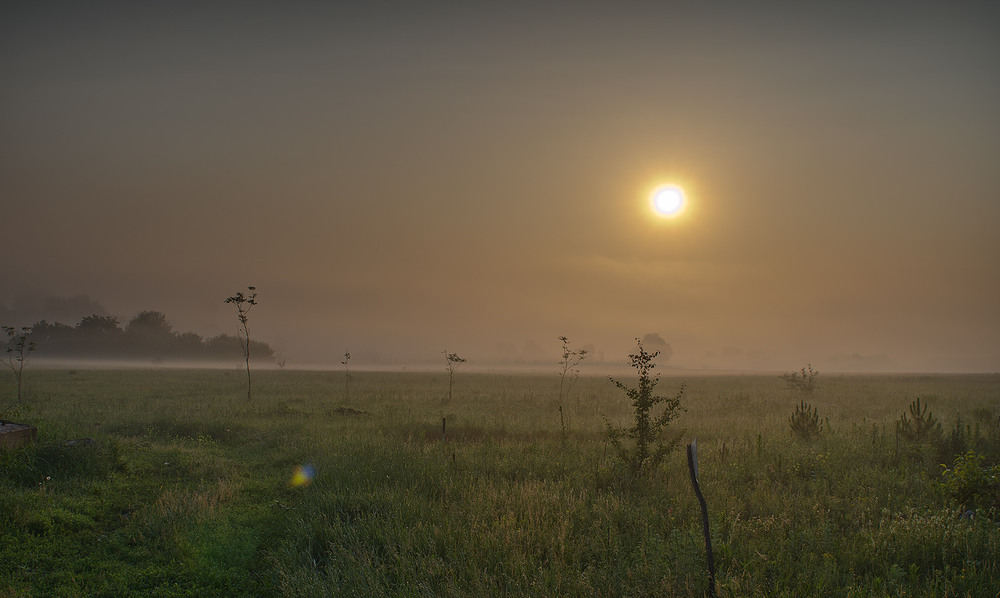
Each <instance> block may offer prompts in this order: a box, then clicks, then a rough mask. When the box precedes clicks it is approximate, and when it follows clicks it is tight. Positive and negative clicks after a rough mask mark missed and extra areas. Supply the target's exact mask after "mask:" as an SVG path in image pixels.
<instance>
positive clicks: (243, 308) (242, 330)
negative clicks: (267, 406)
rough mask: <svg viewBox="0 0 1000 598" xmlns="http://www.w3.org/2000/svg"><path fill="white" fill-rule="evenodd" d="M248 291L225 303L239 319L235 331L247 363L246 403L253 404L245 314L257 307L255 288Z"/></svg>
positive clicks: (248, 335)
mask: <svg viewBox="0 0 1000 598" xmlns="http://www.w3.org/2000/svg"><path fill="white" fill-rule="evenodd" d="M247 290H248V291H249V292H248V293H247V294H246V295H244V294H243V291H238V292H237V293H236V294H235V295H233V296H232V297H227V298H226V303H232V304H233V305H234V306H236V316H237V318H239V321H240V327H239V329H238V330H237V332H238V334H237V336H239V338H240V346H241V347H242V348H243V357H245V358H246V362H247V402H248V403H250V402H253V394H252V392H251V386H250V384H251V382H250V326H249V324H248V322H247V314H248V313H250V310H251V309H252V308H253V306H255V305H257V287H247Z"/></svg>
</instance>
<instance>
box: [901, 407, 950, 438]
mask: <svg viewBox="0 0 1000 598" xmlns="http://www.w3.org/2000/svg"><path fill="white" fill-rule="evenodd" d="M910 415H911V416H912V418H913V419H908V418H907V417H906V414H905V413H904V414H903V415H901V416H900V417H899V421H898V422H896V430H897V431H898V432H899V435H900V436H901V437H902V438H903V439H905V440H909V441H911V442H927V441H934V440H938V439H940V438H941V423H940V422H938V421H937V420H936V419H935V418H934V414H933V413H928V412H927V405H926V404H925V405H924V406H923V409H921V408H920V397H917V400H916V401H913V402H912V403H910Z"/></svg>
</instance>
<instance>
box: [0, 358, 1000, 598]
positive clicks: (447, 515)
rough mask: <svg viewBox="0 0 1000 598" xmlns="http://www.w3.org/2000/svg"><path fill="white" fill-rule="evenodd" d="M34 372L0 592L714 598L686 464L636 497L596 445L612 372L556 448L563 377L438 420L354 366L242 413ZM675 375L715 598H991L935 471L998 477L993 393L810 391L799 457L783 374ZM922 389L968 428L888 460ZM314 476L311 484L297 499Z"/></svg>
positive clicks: (394, 385) (303, 376)
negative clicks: (808, 430)
mask: <svg viewBox="0 0 1000 598" xmlns="http://www.w3.org/2000/svg"><path fill="white" fill-rule="evenodd" d="M25 379H26V382H27V384H28V385H29V402H30V403H31V405H32V411H30V412H29V413H27V414H26V415H25V416H24V417H23V418H22V419H23V420H25V421H29V422H31V423H33V424H35V425H37V426H38V428H39V439H38V442H36V443H34V444H33V445H31V446H28V447H26V448H22V449H17V450H7V451H0V596H91V595H93V596H211V595H232V596H247V595H252V596H499V595H514V596H653V595H656V596H664V595H679V596H700V595H703V594H704V592H705V589H706V584H707V573H706V571H705V555H704V545H703V543H702V535H701V523H700V515H699V510H698V505H697V502H696V501H695V499H694V495H693V493H692V490H691V487H690V483H689V481H688V474H687V470H686V464H685V460H684V457H683V454H682V452H678V453H675V454H673V455H671V456H670V457H669V458H668V460H667V464H666V466H665V467H663V468H661V469H659V470H658V471H657V472H656V473H655V475H653V476H649V477H645V478H640V479H634V478H631V477H630V476H629V474H628V469H627V467H626V466H625V465H624V464H622V463H620V462H618V461H617V460H616V457H615V455H614V454H613V451H612V450H611V449H610V446H609V445H608V443H607V442H606V439H605V437H604V429H605V419H607V420H608V421H610V422H612V423H614V424H625V423H627V422H628V418H629V417H630V406H629V405H628V403H627V401H626V399H625V398H624V395H623V394H622V393H621V392H620V391H618V390H617V389H615V388H614V387H613V385H612V384H611V383H610V382H609V381H607V379H606V378H599V377H593V378H587V377H584V378H581V379H580V381H579V382H578V383H577V385H576V386H575V387H574V389H573V394H572V395H571V396H570V397H569V399H568V400H566V401H565V406H566V415H567V430H568V435H569V437H568V441H567V442H566V443H565V445H564V444H563V443H562V441H561V434H560V420H559V412H558V400H559V398H558V388H559V380H558V374H557V372H556V371H555V368H553V374H552V375H550V376H537V375H535V376H522V375H504V374H472V373H467V372H458V374H457V375H456V379H455V389H454V395H455V396H454V399H453V400H452V401H451V402H450V403H448V404H442V399H443V397H445V396H446V395H447V390H448V387H447V377H446V374H445V373H444V371H443V370H442V372H441V373H439V374H423V373H367V372H353V373H352V384H351V397H350V399H349V400H348V399H347V398H346V397H345V396H344V384H343V376H342V373H340V372H326V373H323V372H292V371H262V372H258V373H256V374H255V380H254V397H255V403H254V405H248V404H247V403H246V394H245V386H244V385H245V379H244V378H243V377H241V373H240V372H239V371H237V370H235V369H234V370H233V371H187V370H119V371H103V370H77V371H65V370H42V369H37V370H32V371H30V372H27V373H26V375H25ZM625 380H626V381H629V380H628V379H627V378H626V379H625ZM680 380H681V378H670V377H668V378H664V379H663V380H662V381H661V386H660V387H659V388H658V390H659V391H662V392H661V394H672V393H673V392H674V391H675V390H676V387H677V386H678V385H679V383H680ZM684 380H685V381H686V382H687V393H686V398H685V402H684V406H685V407H686V408H687V411H686V412H685V413H683V414H682V415H681V417H680V419H679V420H678V421H677V424H676V425H675V426H674V428H673V429H674V431H675V432H680V431H682V430H684V437H683V438H684V442H689V441H690V439H691V438H692V437H695V436H697V438H698V442H699V461H700V472H701V483H702V489H703V491H704V493H705V496H706V499H707V501H708V507H709V513H710V517H711V526H712V534H713V544H714V546H715V550H716V566H717V570H718V574H717V578H718V582H719V593H720V595H722V596H804V595H834V596H994V595H996V592H997V590H996V588H997V587H1000V562H998V558H1000V557H998V556H997V555H1000V529H998V525H997V521H996V519H995V518H994V517H993V514H992V513H990V512H989V511H988V510H987V509H985V508H981V509H980V511H979V513H978V516H977V517H975V518H973V519H967V518H966V519H961V518H960V517H959V515H960V514H961V511H962V510H963V507H962V506H961V505H958V504H955V503H953V502H952V501H951V499H950V498H949V497H948V496H947V495H946V494H945V493H944V492H942V491H941V484H940V482H941V469H942V468H941V467H940V464H941V463H945V462H947V463H948V464H949V465H950V464H951V462H952V461H951V459H953V458H954V455H955V454H956V452H958V451H959V449H962V451H964V449H966V448H973V449H975V450H977V451H978V452H979V453H980V454H983V455H985V456H986V459H987V465H993V464H996V463H997V462H998V461H1000V443H998V440H1000V436H998V435H997V431H996V429H995V428H996V418H997V416H998V415H1000V376H996V375H992V376H842V377H841V376H824V377H821V378H819V380H818V384H819V389H818V390H817V391H816V392H815V393H813V394H812V395H811V396H810V397H809V398H808V401H809V402H810V403H811V404H812V405H813V406H815V407H816V408H817V409H818V411H819V415H820V418H821V419H822V420H823V423H824V425H823V430H824V432H823V434H822V436H821V437H820V438H819V439H817V440H815V441H813V442H803V441H799V440H796V439H795V438H793V437H792V436H791V434H790V432H789V427H788V417H789V415H790V414H791V413H792V411H794V408H795V406H796V405H797V404H798V402H799V400H800V399H801V397H800V396H798V395H795V394H793V393H792V392H790V391H789V390H788V389H786V388H785V387H784V384H783V383H782V382H781V380H779V379H778V378H777V377H776V376H720V377H697V378H684ZM5 391H6V390H5ZM917 396H920V397H921V399H922V402H927V403H929V404H930V408H931V410H932V411H933V412H934V414H935V416H936V417H937V418H938V419H939V420H941V421H942V423H943V426H944V430H945V433H946V436H947V435H948V433H949V432H951V433H952V436H954V432H955V430H956V429H958V430H959V431H963V432H962V435H961V436H960V437H955V438H953V442H952V443H951V444H948V443H946V442H942V443H939V444H937V445H933V446H932V445H926V446H912V445H908V444H905V443H903V444H897V441H896V438H895V434H894V430H895V421H896V420H897V419H898V418H899V416H900V415H901V414H902V413H903V412H904V411H906V409H907V407H908V405H909V403H910V402H911V401H912V400H913V399H915V398H916V397H917ZM343 408H349V409H351V410H355V411H360V412H364V413H362V414H351V413H350V412H349V411H346V410H345V409H343ZM442 416H444V417H446V418H447V424H448V425H447V439H446V441H442V438H441V418H442ZM959 422H960V423H959ZM956 424H957V426H958V427H957V428H956ZM991 434H992V435H991ZM84 437H91V438H93V439H94V440H95V441H96V442H94V443H93V444H81V445H77V446H66V445H65V444H64V443H65V441H66V440H68V439H74V438H84ZM959 445H962V446H959ZM305 463H309V464H312V465H313V467H314V469H315V472H316V475H315V478H314V480H313V482H312V483H311V484H310V485H308V486H303V487H292V486H291V485H290V483H289V481H290V479H291V477H292V473H293V471H294V469H295V467H296V466H297V465H301V464H305Z"/></svg>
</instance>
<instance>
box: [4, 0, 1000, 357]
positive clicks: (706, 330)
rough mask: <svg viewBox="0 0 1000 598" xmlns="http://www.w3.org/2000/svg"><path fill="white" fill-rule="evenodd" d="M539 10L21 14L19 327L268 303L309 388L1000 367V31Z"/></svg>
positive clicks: (196, 323)
mask: <svg viewBox="0 0 1000 598" xmlns="http://www.w3.org/2000/svg"><path fill="white" fill-rule="evenodd" d="M366 6H367V5H366ZM533 6H535V7H534V8H530V9H529V8H527V7H518V6H505V7H481V6H467V7H463V8H457V7H455V6H451V5H443V4H442V5H435V4H431V5H422V6H421V7H420V8H419V9H418V8H417V7H416V6H415V5H410V4H407V3H384V4H379V5H372V7H371V8H362V7H360V5H359V6H357V7H346V8H345V7H338V6H334V5H331V6H325V5H322V4H319V5H315V4H299V3H288V4H281V5H274V6H271V7H267V6H256V5H252V6H251V5H241V4H236V5H232V6H227V5H223V4H217V5H216V4H212V5H211V6H203V5H201V4H180V5H177V6H173V5H171V6H169V7H167V6H164V7H161V8H154V7H151V6H149V5H142V6H139V5H124V6H121V7H116V8H115V10H111V9H110V7H107V8H102V7H100V6H92V7H84V6H82V5H79V4H77V3H66V4H64V5H48V4H46V5H45V6H42V5H36V4H33V3H22V4H21V6H20V8H17V9H13V10H8V11H7V12H8V14H7V15H6V16H5V18H4V19H2V20H0V66H2V70H3V72H4V73H5V75H4V81H3V83H2V85H3V93H2V94H0V206H2V209H0V213H2V214H3V219H4V220H3V221H4V225H5V226H4V233H3V239H4V241H5V243H4V247H5V255H6V257H5V260H4V264H5V265H4V283H3V285H2V286H0V305H2V306H6V309H7V310H8V311H7V312H3V313H7V314H8V315H10V317H11V318H14V317H16V316H17V315H18V313H19V312H17V311H16V310H14V309H13V308H12V307H11V306H13V305H15V304H17V303H18V301H20V304H21V305H23V304H25V303H26V302H27V303H30V301H31V299H30V298H32V297H45V296H62V297H69V296H75V295H79V294H85V295H87V296H89V297H91V298H93V299H94V300H96V301H98V302H100V303H101V304H102V305H104V306H106V307H107V309H108V310H109V311H110V312H111V313H114V314H116V315H118V316H119V317H120V318H121V319H123V320H127V319H128V318H129V317H131V316H132V315H133V314H135V313H136V312H138V311H141V310H146V309H152V310H158V311H162V312H164V313H165V314H167V316H168V318H169V319H170V321H171V323H172V324H173V326H174V328H175V329H176V330H179V331H195V332H198V333H199V334H204V335H209V334H218V333H220V332H226V333H235V319H234V317H233V315H232V314H231V313H230V311H231V310H230V309H229V308H230V306H227V305H225V304H223V299H224V298H225V297H227V296H229V295H231V294H232V293H233V292H235V291H237V290H240V289H245V287H246V286H247V285H255V286H256V287H257V290H258V292H259V297H258V300H259V305H258V306H257V307H256V308H255V310H254V312H253V313H252V316H251V324H252V326H253V330H254V334H255V336H256V337H257V338H259V339H261V340H264V341H266V342H269V343H271V344H272V345H273V346H275V347H277V348H279V349H280V351H281V352H282V354H283V355H285V356H287V358H288V360H289V362H290V363H292V364H320V365H322V364H328V365H331V366H335V365H337V363H338V360H339V358H340V356H342V355H343V353H344V351H345V350H350V351H351V352H352V354H353V355H356V356H358V357H357V359H358V360H359V362H360V361H364V360H365V359H367V360H369V361H370V362H374V361H379V362H383V363H394V364H407V363H421V362H425V361H433V360H435V359H440V354H441V351H442V349H443V348H445V347H447V348H448V350H449V351H457V352H458V353H460V354H461V355H462V356H463V357H466V358H467V359H468V360H469V363H470V364H475V363H478V364H483V365H485V364H505V363H519V362H536V361H537V362H541V363H546V362H552V363H553V364H554V362H555V361H557V360H558V356H559V353H560V348H561V345H560V342H559V341H558V338H557V337H559V336H562V335H565V336H567V337H569V339H570V341H571V342H572V343H573V344H574V345H576V346H584V345H588V346H590V347H591V348H592V349H593V350H594V353H593V359H594V360H595V361H597V360H600V359H603V360H605V361H607V362H609V363H619V362H624V361H625V359H626V355H627V353H628V352H629V351H630V350H631V349H632V348H633V347H634V339H635V338H636V337H641V336H643V335H644V334H647V333H658V334H659V335H661V336H662V337H663V338H664V339H666V340H667V341H668V342H669V343H670V345H671V347H672V348H673V356H672V358H671V360H670V363H669V365H671V366H676V367H678V368H697V369H702V368H709V369H720V370H729V369H745V370H768V371H771V370H777V371H782V370H793V369H798V368H799V367H801V366H803V365H805V364H806V363H807V362H808V363H811V364H812V365H813V366H814V367H815V368H816V369H819V370H821V371H831V372H832V371H931V372H937V371H941V372H950V371H959V372H965V371H969V372H995V371H998V370H1000V168H997V164H996V163H997V156H1000V118H998V112H997V108H996V107H997V106H1000V38H998V37H997V36H996V34H995V33H996V32H995V30H994V29H995V27H994V26H993V24H995V23H996V22H997V20H996V19H997V17H998V16H1000V11H998V9H997V8H996V7H994V6H992V5H990V4H988V3H981V4H971V3H970V4H965V3H958V4H952V3H948V4H945V3H919V2H917V3H912V4H909V5H908V6H907V8H906V9H905V10H903V9H901V8H898V7H896V8H890V7H889V6H888V5H887V6H885V7H878V6H863V5H857V6H854V5H849V6H848V5H842V4H839V3H838V4H837V5H836V6H834V5H830V6H825V7H818V6H798V5H794V6H793V5H788V6H780V7H779V6H778V5H775V6H774V7H773V8H771V9H769V10H765V9H763V8H761V7H758V6H754V7H751V6H749V5H743V4H735V3H734V4H732V5H728V6H729V8H728V9H725V10H723V9H722V8H720V7H718V6H716V5H712V6H705V7H698V6H691V5H680V4H673V3H658V4H655V5H654V4H649V3H641V4H639V3H637V4H629V3H626V4H623V5H621V6H618V5H614V6H612V5H607V6H593V7H590V8H584V7H582V6H581V7H580V8H579V10H574V11H572V13H571V14H564V13H563V12H562V11H561V10H558V9H556V8H545V6H546V5H545V4H538V5H533ZM667 183H672V184H676V185H678V186H680V187H681V188H682V189H683V190H684V192H685V194H686V199H687V201H686V204H685V208H684V210H683V212H682V213H681V214H680V215H679V216H677V217H675V218H660V217H657V215H656V214H655V213H653V211H652V210H651V207H650V201H651V200H650V193H651V192H652V190H653V189H654V188H656V187H657V186H658V185H663V184H667ZM19 298H20V299H19ZM25 317H27V316H25ZM50 319H51V317H50ZM0 323H4V322H0ZM23 323H24V324H30V323H31V322H23ZM11 324H18V325H20V324H22V322H11Z"/></svg>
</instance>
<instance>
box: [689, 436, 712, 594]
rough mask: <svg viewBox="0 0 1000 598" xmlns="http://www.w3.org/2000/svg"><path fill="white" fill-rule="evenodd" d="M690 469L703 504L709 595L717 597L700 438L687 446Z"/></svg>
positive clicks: (696, 490)
mask: <svg viewBox="0 0 1000 598" xmlns="http://www.w3.org/2000/svg"><path fill="white" fill-rule="evenodd" d="M687 454H688V470H689V471H690V472H691V485H692V486H694V495H695V496H697V497H698V504H700V505H701V523H702V529H703V530H704V532H705V552H706V553H707V554H708V595H709V596H710V597H711V598H715V595H716V594H715V557H714V556H713V554H712V534H711V533H709V530H708V505H706V504H705V497H704V496H702V494H701V487H700V486H699V485H698V439H697V438H695V439H694V440H693V441H692V442H691V444H689V445H688V446H687Z"/></svg>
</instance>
